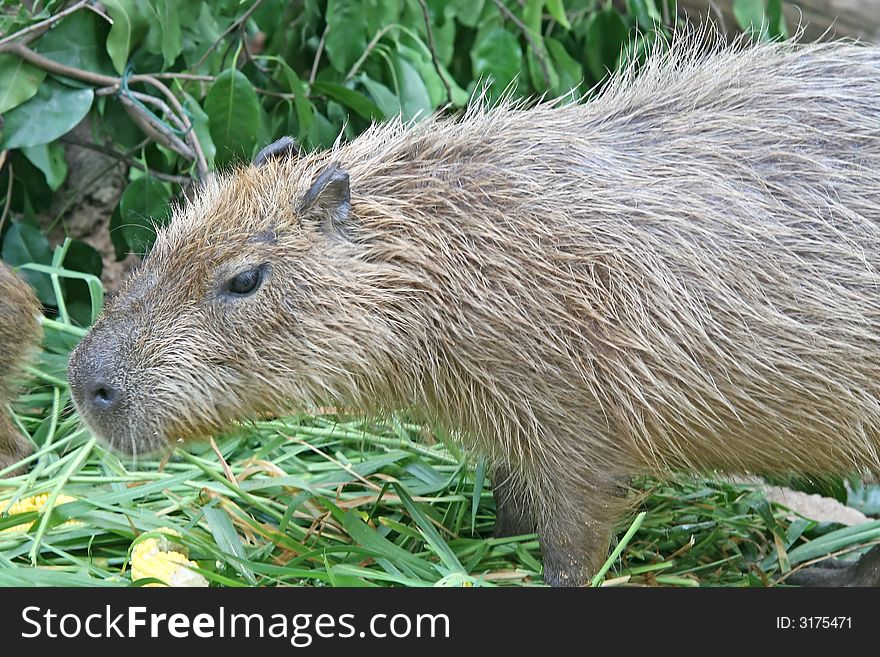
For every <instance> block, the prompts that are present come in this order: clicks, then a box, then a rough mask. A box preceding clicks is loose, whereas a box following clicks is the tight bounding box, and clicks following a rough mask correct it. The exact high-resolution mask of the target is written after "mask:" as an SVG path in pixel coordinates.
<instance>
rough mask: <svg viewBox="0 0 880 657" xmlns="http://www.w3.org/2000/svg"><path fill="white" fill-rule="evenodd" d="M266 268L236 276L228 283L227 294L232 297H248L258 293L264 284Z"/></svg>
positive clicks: (258, 268)
mask: <svg viewBox="0 0 880 657" xmlns="http://www.w3.org/2000/svg"><path fill="white" fill-rule="evenodd" d="M264 271H265V267H262V266H261V267H254V268H253V269H248V270H246V271H243V272H241V273H239V274H236V275H235V276H233V277H232V278H230V279H229V280H228V281H227V282H226V292H228V293H229V294H230V295H232V296H237V297H246V296H248V295H251V294H253V293H254V292H256V291H257V288H258V287H260V283H262V282H263V273H264Z"/></svg>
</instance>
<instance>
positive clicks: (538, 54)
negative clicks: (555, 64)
mask: <svg viewBox="0 0 880 657" xmlns="http://www.w3.org/2000/svg"><path fill="white" fill-rule="evenodd" d="M495 6H496V7H498V11H500V12H501V13H502V14H504V15H505V16H507V18H509V19H510V20H512V21H513V22H514V24H516V26H517V27H518V28H519V29H520V31H521V32H522V33H523V36H525V38H526V41H528V42H529V45H530V46H531V47H532V52H534V53H535V58H536V59H537V60H538V64H539V65H540V66H541V74H542V75H543V76H544V83H545V84H546V85H547V86H548V87H549V86H550V69H548V68H547V62H546V60H545V59H544V49H543V48H539V47H538V44H537V42H536V41H535V39H534V36H533V35H532V31H531V30H530V29H529V28H528V26H527V25H526V24H525V23H523V22H522V21H521V20H520V19H519V18H517V16H516V14H514V13H513V12H512V11H510V9H508V8H507V7H506V6H505V4H504V3H503V2H502V1H501V0H495Z"/></svg>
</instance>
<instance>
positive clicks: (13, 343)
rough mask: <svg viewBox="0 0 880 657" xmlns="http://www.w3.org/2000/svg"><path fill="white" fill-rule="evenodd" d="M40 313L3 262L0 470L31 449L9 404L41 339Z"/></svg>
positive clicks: (0, 286)
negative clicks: (16, 424)
mask: <svg viewBox="0 0 880 657" xmlns="http://www.w3.org/2000/svg"><path fill="white" fill-rule="evenodd" d="M39 313H40V305H39V303H38V302H37V298H36V296H35V295H34V292H33V290H32V289H31V287H30V286H29V285H28V284H27V283H25V282H24V281H23V280H22V279H21V278H19V277H18V276H17V275H16V274H15V273H14V272H13V271H12V270H11V269H9V267H7V266H6V265H5V264H4V263H2V262H0V471H2V470H5V469H6V468H8V467H9V466H11V465H12V464H14V463H17V462H18V461H20V460H22V459H23V458H25V457H27V456H28V455H30V453H31V451H32V449H31V444H30V442H29V441H28V440H27V439H26V438H25V437H24V436H22V435H21V433H20V432H19V430H18V429H17V428H16V427H15V425H14V424H13V422H12V418H11V417H10V416H9V403H10V402H11V400H12V396H13V394H14V393H15V390H16V388H15V385H14V380H15V379H16V378H17V376H18V375H19V374H20V369H21V366H22V365H23V364H24V363H25V361H26V360H27V358H28V356H30V355H31V352H32V351H33V350H34V348H35V347H36V344H37V342H38V340H39V337H40V325H39V323H38V322H37V316H38V315H39ZM19 470H20V468H19V469H18V470H14V471H12V472H11V473H7V474H17V472H18V471H19Z"/></svg>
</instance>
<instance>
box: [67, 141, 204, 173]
mask: <svg viewBox="0 0 880 657" xmlns="http://www.w3.org/2000/svg"><path fill="white" fill-rule="evenodd" d="M61 141H62V142H63V143H65V144H70V145H71V146H77V147H79V148H87V149H88V150H90V151H95V152H97V153H103V154H104V155H106V156H107V157H112V158H114V159H116V160H119V161H120V162H125V163H126V164H127V165H129V166H131V167H134V168H135V169H137V170H138V171H143V172H144V173H146V174H147V175H149V176H152V177H153V178H156V179H158V180H164V181H165V182H170V183H176V184H178V185H188V184H189V183H190V182H192V178H190V177H189V176H175V175H173V174H170V173H163V172H161V171H156V170H154V169H150V168H149V167H147V166H145V165H143V164H141V163H140V162H138V161H137V160H136V159H134V158H133V157H130V156H128V155H124V154H123V153H119V152H117V151H115V150H113V149H112V148H108V147H106V146H102V145H101V144H96V143H94V142H91V141H84V140H80V139H77V138H76V137H71V136H69V135H65V136H63V137H62V138H61Z"/></svg>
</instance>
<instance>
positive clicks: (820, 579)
mask: <svg viewBox="0 0 880 657" xmlns="http://www.w3.org/2000/svg"><path fill="white" fill-rule="evenodd" d="M786 583H788V584H797V585H798V586H880V545H878V546H876V547H874V548H872V549H871V550H870V551H869V552H868V553H866V554H865V555H863V556H862V558H861V559H859V560H858V561H856V562H855V563H854V564H841V562H839V561H837V562H832V563H830V564H828V565H822V566H814V567H812V568H805V569H803V570H800V571H798V572H796V573H794V574H792V575H791V577H789V578H788V579H787V580H786Z"/></svg>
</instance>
